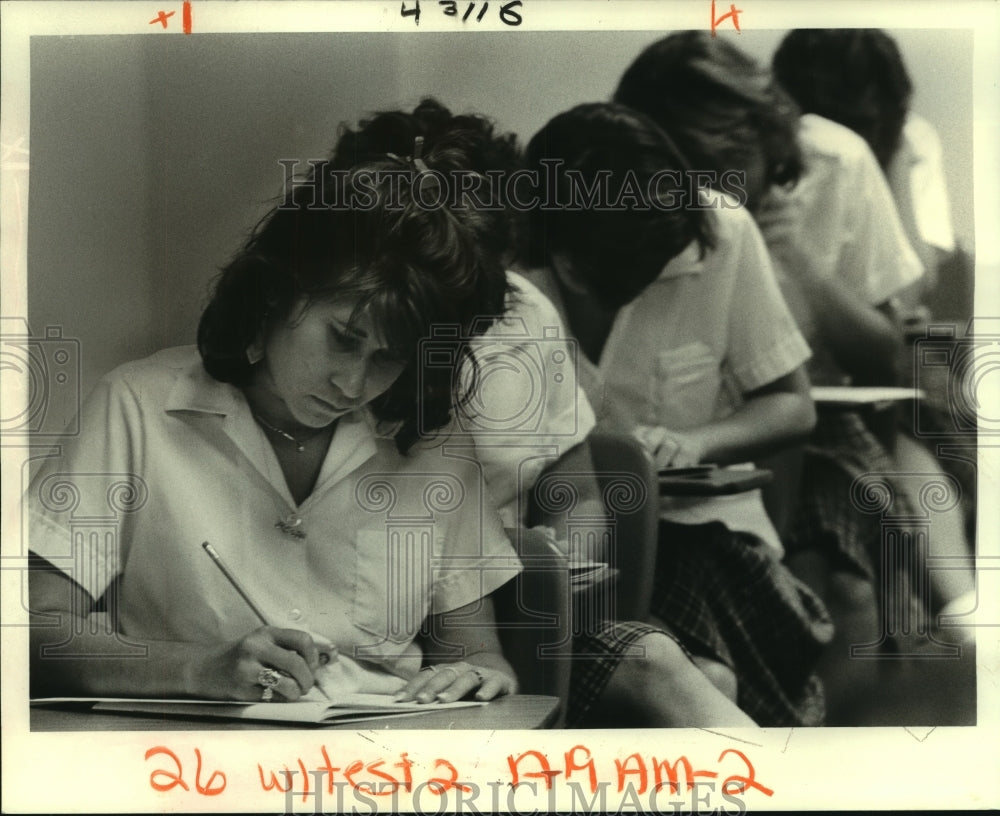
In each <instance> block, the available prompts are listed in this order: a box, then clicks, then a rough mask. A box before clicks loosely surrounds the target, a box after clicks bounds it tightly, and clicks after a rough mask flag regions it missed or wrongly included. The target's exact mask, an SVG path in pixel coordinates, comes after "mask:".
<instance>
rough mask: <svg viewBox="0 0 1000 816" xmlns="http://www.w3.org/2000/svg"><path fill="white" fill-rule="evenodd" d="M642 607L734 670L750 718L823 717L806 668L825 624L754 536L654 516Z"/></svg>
mask: <svg viewBox="0 0 1000 816" xmlns="http://www.w3.org/2000/svg"><path fill="white" fill-rule="evenodd" d="M650 611H651V612H652V614H653V615H655V616H656V617H657V618H659V619H660V620H662V621H663V622H664V623H665V624H666V625H667V626H668V627H669V628H670V630H671V631H672V632H673V633H674V634H675V635H676V636H677V639H678V640H679V642H680V643H681V644H682V645H683V646H684V647H685V648H686V649H687V650H688V651H689V652H690V653H692V654H695V655H703V656H705V657H709V658H712V659H714V660H717V661H719V662H721V663H723V664H724V665H726V666H728V667H729V668H730V669H732V670H733V672H734V673H735V675H736V680H737V705H738V706H739V707H740V708H741V709H743V711H744V712H746V713H747V714H748V715H749V716H750V717H751V718H752V719H753V720H754V721H755V722H757V724H758V725H761V726H765V727H782V726H809V725H822V724H823V718H824V715H825V704H824V698H823V687H822V684H821V682H820V680H819V678H818V676H817V675H816V674H815V672H814V670H813V669H814V666H815V664H816V661H817V659H818V658H819V656H820V653H821V652H822V650H823V647H824V646H825V645H826V644H827V643H829V642H830V640H831V639H832V637H833V624H832V623H831V621H830V617H829V615H828V614H827V611H826V608H825V607H824V606H823V603H822V601H820V599H819V598H818V597H817V596H816V595H815V594H813V593H812V591H810V590H809V588H808V587H807V586H806V585H805V584H803V583H802V582H800V581H799V580H798V579H797V578H795V576H793V575H792V574H791V573H790V572H789V571H788V570H787V569H786V568H785V567H784V566H783V565H782V564H781V563H780V562H779V561H778V560H777V558H776V557H775V556H774V555H773V554H772V552H771V551H770V550H769V549H768V548H767V546H766V545H765V544H763V543H762V542H761V541H760V540H759V539H758V538H756V537H755V536H752V535H748V534H745V533H736V532H733V531H732V530H730V529H729V528H727V527H726V526H725V525H724V524H722V523H721V522H712V523H709V524H698V525H689V524H677V523H674V522H667V521H661V522H660V550H659V555H658V558H657V564H656V578H655V583H654V587H653V601H652V605H651V610H650Z"/></svg>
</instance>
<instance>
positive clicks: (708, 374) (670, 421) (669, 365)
mask: <svg viewBox="0 0 1000 816" xmlns="http://www.w3.org/2000/svg"><path fill="white" fill-rule="evenodd" d="M721 386H722V375H721V372H720V365H719V360H718V359H717V357H716V355H715V354H714V353H713V352H712V349H711V348H710V347H709V346H708V345H706V344H705V343H701V342H695V343H688V344H686V345H683V346H679V347H678V348H674V349H671V350H670V351H661V352H660V353H659V354H657V356H656V370H655V372H654V376H653V383H652V402H653V414H654V416H653V417H651V420H652V421H653V422H654V423H656V424H660V425H665V426H666V427H668V428H678V429H683V428H690V427H694V426H697V425H702V424H704V423H705V422H707V421H709V420H710V419H712V417H713V415H714V411H715V407H716V403H717V401H718V399H719V391H720V388H721Z"/></svg>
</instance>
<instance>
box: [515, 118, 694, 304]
mask: <svg viewBox="0 0 1000 816" xmlns="http://www.w3.org/2000/svg"><path fill="white" fill-rule="evenodd" d="M556 163H558V172H555V173H553V172H551V169H552V168H554V167H557V164H556ZM525 164H526V166H527V168H528V170H529V171H531V172H533V173H534V174H535V175H536V177H537V179H538V180H539V187H538V189H537V190H536V191H535V195H536V199H537V201H538V202H540V204H542V205H543V206H536V207H534V208H532V209H531V211H530V212H529V214H528V224H527V229H526V234H525V239H526V240H525V241H524V242H523V245H522V255H523V256H524V260H525V261H526V262H527V264H528V265H530V266H536V267H540V266H546V265H550V264H551V261H552V256H553V254H555V253H561V254H563V255H565V256H566V257H567V258H568V259H569V261H570V263H571V265H572V268H573V274H574V276H575V277H577V279H578V280H579V281H580V282H581V283H583V284H584V285H585V286H586V287H587V289H588V291H589V292H591V293H592V294H593V295H595V296H596V297H597V298H599V299H600V301H601V302H602V303H603V304H604V305H605V306H608V307H612V308H618V307H621V306H623V305H624V304H626V303H628V302H629V301H631V300H633V299H634V298H635V297H636V296H638V294H639V293H640V292H641V291H642V290H643V289H645V288H646V286H648V285H649V284H650V283H652V281H653V280H655V279H656V278H657V277H658V276H659V274H660V272H662V271H663V267H664V266H665V265H666V264H667V262H668V261H669V260H670V259H671V258H673V257H674V256H676V255H678V254H679V253H680V252H681V251H682V250H683V249H684V248H685V247H687V246H688V245H689V244H691V243H692V242H697V243H698V245H699V246H700V247H701V250H702V251H703V252H704V251H705V250H706V249H708V248H710V247H711V246H713V235H712V231H711V226H710V224H709V221H708V218H707V216H706V211H705V210H703V209H697V208H692V207H690V206H688V205H689V204H690V203H691V201H690V199H689V197H690V196H691V194H692V193H693V192H695V193H696V191H692V188H691V179H690V177H689V176H688V175H687V174H686V173H685V171H686V170H687V163H686V161H685V160H684V157H683V156H682V155H681V154H680V152H679V151H678V150H677V148H676V147H675V146H674V144H673V143H672V141H671V140H670V138H669V137H668V136H667V135H666V134H665V133H664V132H663V131H662V130H661V129H660V128H659V127H657V125H656V123H655V122H653V121H652V120H651V119H649V118H648V117H646V116H644V115H642V114H641V113H638V112H636V111H633V110H631V109H629V108H626V107H624V106H622V105H615V104H612V103H603V102H599V103H590V104H585V105H579V106H577V107H575V108H573V109H572V110H569V111H566V112H564V113H560V114H559V115H558V116H556V117H554V118H553V119H551V120H550V121H549V122H548V123H547V124H546V125H545V126H544V127H543V128H542V129H541V130H540V131H539V132H538V133H536V134H535V136H534V137H533V138H532V139H531V141H530V142H529V143H528V147H527V149H526V151H525ZM602 179H604V180H606V184H603V185H602V183H601V182H602ZM581 183H582V185H583V187H587V188H593V189H595V190H603V192H602V193H600V195H601V200H599V201H595V202H594V203H593V204H591V205H585V204H583V202H582V199H581V198H580V192H581ZM654 198H655V199H656V201H653V200H652V199H654ZM669 202H675V203H676V205H677V206H667V205H668V204H669ZM554 205H557V206H554Z"/></svg>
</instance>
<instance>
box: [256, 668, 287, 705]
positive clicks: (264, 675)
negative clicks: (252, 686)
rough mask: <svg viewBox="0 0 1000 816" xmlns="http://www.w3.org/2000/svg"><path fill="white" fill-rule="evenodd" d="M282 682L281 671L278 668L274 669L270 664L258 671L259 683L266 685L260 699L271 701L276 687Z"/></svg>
mask: <svg viewBox="0 0 1000 816" xmlns="http://www.w3.org/2000/svg"><path fill="white" fill-rule="evenodd" d="M280 682H281V672H279V671H278V670H277V669H272V668H271V667H270V666H265V667H264V668H263V669H261V670H260V671H259V672H257V683H258V684H259V685H261V686H263V687H264V691H263V693H262V694H261V695H260V699H261V700H263V701H264V702H269V701H270V700H272V699H273V698H274V689H275V687H276V686H277V685H278V683H280Z"/></svg>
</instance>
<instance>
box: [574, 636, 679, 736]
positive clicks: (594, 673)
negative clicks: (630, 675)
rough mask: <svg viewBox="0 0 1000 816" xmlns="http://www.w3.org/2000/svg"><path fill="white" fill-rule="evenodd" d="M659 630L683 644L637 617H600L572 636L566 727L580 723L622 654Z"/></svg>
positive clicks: (604, 685)
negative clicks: (612, 618)
mask: <svg viewBox="0 0 1000 816" xmlns="http://www.w3.org/2000/svg"><path fill="white" fill-rule="evenodd" d="M652 634H660V635H665V636H666V637H669V638H670V639H671V640H673V641H675V642H677V643H678V644H680V646H681V648H682V649H683V648H684V645H683V644H682V643H680V641H679V640H678V639H677V638H676V637H675V636H674V635H673V634H671V633H670V632H667V631H664V630H663V629H662V628H661V627H658V626H652V625H650V624H648V623H640V622H638V621H613V620H607V621H603V622H601V623H600V624H598V625H597V626H595V627H594V628H593V630H592V631H586V632H583V633H582V634H578V635H576V636H575V637H574V638H573V670H572V672H570V681H569V703H568V705H567V711H566V726H567V727H568V728H574V727H580V726H581V725H584V721H585V719H586V717H587V714H588V713H589V712H590V711H591V709H592V708H593V707H594V704H595V703H596V702H597V701H598V699H599V698H600V696H601V695H602V694H603V693H604V689H605V688H606V687H607V685H608V682H609V681H610V680H611V675H612V674H614V673H615V670H616V669H617V668H618V666H619V664H620V663H621V662H622V660H624V659H625V658H626V655H627V654H629V653H631V652H633V647H635V648H640V647H638V646H636V644H637V642H638V641H639V640H640V639H641V638H644V637H646V635H652Z"/></svg>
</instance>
